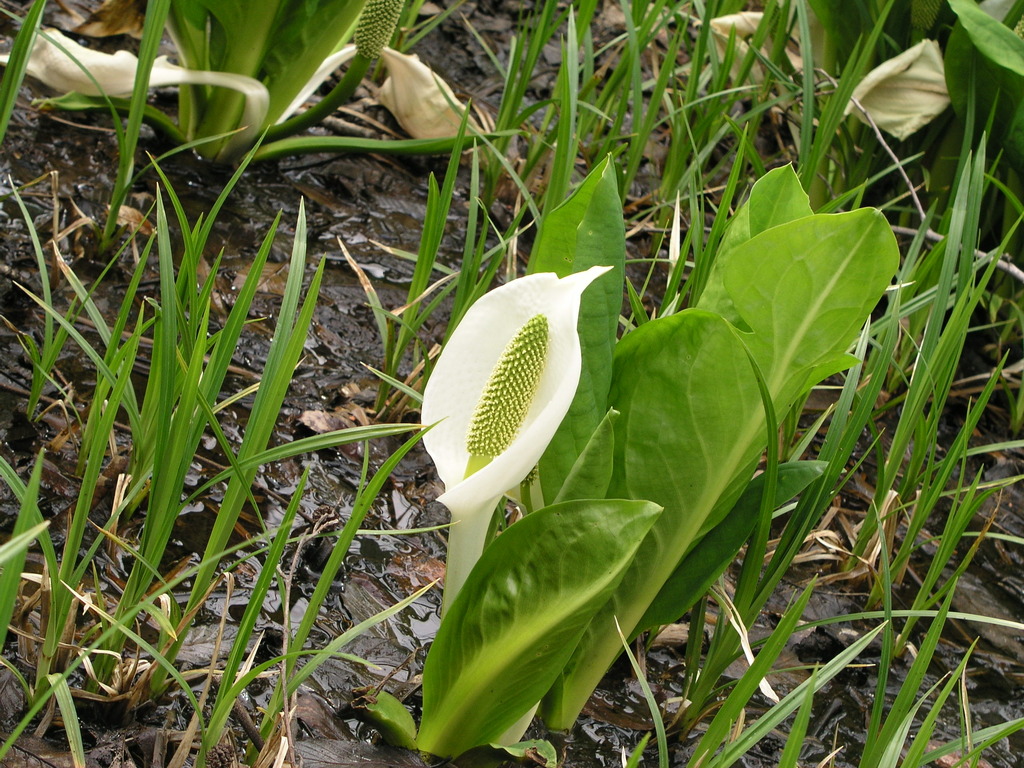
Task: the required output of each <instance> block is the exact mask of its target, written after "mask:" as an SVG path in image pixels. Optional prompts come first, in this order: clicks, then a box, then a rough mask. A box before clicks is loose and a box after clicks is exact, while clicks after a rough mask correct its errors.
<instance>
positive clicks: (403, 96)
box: [377, 48, 480, 139]
mask: <svg viewBox="0 0 1024 768" xmlns="http://www.w3.org/2000/svg"><path fill="white" fill-rule="evenodd" d="M381 58H382V59H383V60H384V65H385V66H386V67H387V68H388V75H389V76H388V79H387V80H385V81H384V84H383V85H382V86H381V87H380V91H379V93H378V94H377V98H378V100H379V101H380V103H381V104H383V105H384V106H385V107H387V108H388V110H389V111H390V112H391V114H393V115H394V116H395V119H396V120H397V121H398V124H399V125H400V126H402V129H403V130H404V131H405V132H406V133H408V134H409V135H410V136H412V137H413V138H414V139H446V138H449V137H451V136H455V135H456V134H458V132H459V125H460V124H461V123H462V115H463V114H464V113H465V111H466V106H465V105H464V104H463V103H462V102H461V101H459V100H458V99H457V98H456V97H455V94H454V93H452V89H451V88H450V87H449V86H448V84H447V83H446V82H445V81H444V80H442V79H441V78H440V77H438V76H437V75H436V74H434V72H433V71H432V70H431V69H430V67H428V66H427V65H426V64H424V63H423V62H422V61H420V59H419V57H418V56H416V55H408V54H404V53H399V52H398V51H396V50H394V49H392V48H384V49H383V50H382V51H381ZM469 125H470V126H471V127H473V128H476V129H478V130H479V128H480V126H479V125H478V124H477V123H476V121H475V120H473V118H472V117H470V119H469Z"/></svg>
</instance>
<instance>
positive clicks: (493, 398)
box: [466, 315, 548, 458]
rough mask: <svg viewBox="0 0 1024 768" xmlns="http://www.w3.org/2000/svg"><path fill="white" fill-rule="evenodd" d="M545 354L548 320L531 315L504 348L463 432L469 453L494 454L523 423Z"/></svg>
mask: <svg viewBox="0 0 1024 768" xmlns="http://www.w3.org/2000/svg"><path fill="white" fill-rule="evenodd" d="M547 353H548V319H547V317H545V316H544V315H534V316H533V317H531V318H530V319H529V320H527V321H526V323H525V324H524V325H523V327H522V328H520V329H519V332H518V333H516V335H515V336H513V337H512V340H511V341H510V342H509V343H508V345H507V346H506V347H505V349H504V351H503V352H502V353H501V357H499V358H498V362H497V363H495V365H494V370H493V371H491V376H490V378H489V379H488V380H487V385H486V386H485V387H484V391H483V394H481V395H480V401H479V402H478V403H477V404H476V408H475V409H474V410H473V418H472V420H471V421H470V423H469V432H468V433H467V434H466V448H467V449H468V451H469V453H470V455H472V456H478V457H491V458H493V457H494V456H497V455H499V454H501V453H502V452H504V451H505V450H507V449H508V447H509V446H510V445H511V444H512V441H513V440H515V439H516V435H517V434H518V433H519V428H520V427H521V426H522V425H523V420H524V419H525V418H526V412H527V411H528V410H529V409H530V403H531V402H532V401H533V396H534V395H535V394H536V392H537V385H538V384H539V383H540V377H541V374H543V373H544V361H545V359H546V358H547Z"/></svg>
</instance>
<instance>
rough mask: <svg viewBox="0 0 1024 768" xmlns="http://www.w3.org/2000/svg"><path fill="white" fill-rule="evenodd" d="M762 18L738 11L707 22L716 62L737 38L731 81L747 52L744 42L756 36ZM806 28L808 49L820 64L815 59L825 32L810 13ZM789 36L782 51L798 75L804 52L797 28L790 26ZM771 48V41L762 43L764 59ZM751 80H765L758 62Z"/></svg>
mask: <svg viewBox="0 0 1024 768" xmlns="http://www.w3.org/2000/svg"><path fill="white" fill-rule="evenodd" d="M763 19H764V13H763V12H762V11H740V12H739V13H730V14H728V15H727V16H718V17H716V18H714V19H711V21H709V22H708V25H709V26H710V27H711V32H712V35H711V39H712V41H713V42H714V44H715V50H716V51H717V52H718V58H719V60H722V59H723V58H724V57H725V54H726V49H727V46H728V44H729V37H730V36H732V35H735V37H736V43H735V46H736V47H735V49H734V51H733V62H732V68H731V69H730V75H731V77H732V78H733V80H735V79H736V78H737V77H738V75H739V72H740V68H741V66H742V64H743V59H744V58H745V57H746V55H747V52H748V51H749V50H750V47H749V44H748V43H747V42H746V41H747V40H749V39H750V38H751V37H753V36H754V35H755V34H756V32H757V29H758V27H760V26H761V23H762V21H763ZM808 26H809V28H810V31H811V45H812V48H811V50H812V52H813V55H814V57H815V59H816V61H815V63H820V62H818V61H817V59H819V58H820V57H821V52H822V51H823V50H824V45H825V37H824V34H825V33H824V30H823V29H822V26H821V23H820V22H819V21H818V17H817V16H815V15H814V13H813V12H810V13H809V16H808ZM791 35H792V36H791V38H790V40H789V41H788V44H787V45H786V48H785V53H786V58H787V59H789V63H790V65H791V66H792V67H793V69H794V70H796V71H798V72H799V71H800V70H802V69H803V66H804V60H803V53H802V51H801V48H800V30H799V28H798V27H796V26H793V28H792V32H791ZM772 45H773V43H772V41H771V40H770V39H769V40H765V44H764V47H763V48H762V49H761V50H762V53H763V54H764V56H765V57H767V56H768V55H769V51H770V50H771V49H772ZM750 79H751V80H752V81H753V82H755V83H761V82H763V81H764V67H763V66H762V65H761V62H760V61H755V62H754V63H753V66H752V67H751V68H750Z"/></svg>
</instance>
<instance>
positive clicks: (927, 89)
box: [846, 40, 949, 141]
mask: <svg viewBox="0 0 1024 768" xmlns="http://www.w3.org/2000/svg"><path fill="white" fill-rule="evenodd" d="M854 99H855V100H856V101H858V102H860V104H861V106H863V107H864V109H865V110H866V111H867V113H868V115H870V116H871V119H872V120H873V121H874V122H875V124H876V125H877V126H878V127H879V128H881V129H882V130H883V131H885V132H886V133H890V134H892V135H893V136H895V137H896V138H897V139H900V140H901V141H902V140H903V139H905V138H907V137H908V136H910V135H911V134H912V133H914V132H915V131H918V130H920V129H921V128H923V127H924V126H926V125H927V124H928V123H930V122H931V121H932V120H934V119H935V118H936V117H938V116H939V115H940V114H941V113H942V112H943V110H945V109H946V107H948V106H949V93H948V92H947V91H946V74H945V68H944V67H943V64H942V51H940V50H939V44H938V43H937V42H935V41H934V40H922V41H921V42H920V43H918V44H917V45H915V46H914V47H913V48H909V49H908V50H906V51H904V52H903V53H901V54H900V55H899V56H896V57H894V58H891V59H889V60H888V61H885V62H882V63H881V64H879V65H878V66H877V67H875V68H874V69H873V70H871V71H870V72H869V73H868V74H867V75H866V76H865V77H864V79H863V80H861V81H860V83H859V84H858V85H857V87H856V88H855V89H854V91H853V99H851V101H850V103H849V104H848V105H847V107H846V114H851V113H852V114H854V115H856V116H857V117H858V118H859V119H860V120H861V121H862V122H865V123H866V122H868V121H867V118H866V117H865V116H864V114H863V113H862V112H861V110H860V109H858V108H857V107H856V105H855V104H854Z"/></svg>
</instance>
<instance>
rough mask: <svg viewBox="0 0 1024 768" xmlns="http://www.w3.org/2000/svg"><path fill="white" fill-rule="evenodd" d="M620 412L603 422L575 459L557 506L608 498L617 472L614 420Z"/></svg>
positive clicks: (558, 496)
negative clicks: (565, 503) (615, 467)
mask: <svg viewBox="0 0 1024 768" xmlns="http://www.w3.org/2000/svg"><path fill="white" fill-rule="evenodd" d="M618 417H619V412H618V411H616V410H614V409H612V410H609V411H608V413H606V414H605V416H604V418H603V419H601V423H600V424H598V425H597V429H595V430H594V434H593V435H591V436H590V442H588V443H587V446H586V448H584V449H583V452H582V453H581V454H580V455H579V458H577V459H576V463H575V464H573V466H572V469H571V470H570V471H569V475H568V476H567V477H566V478H565V482H564V483H562V487H561V489H559V491H558V495H557V496H556V497H555V500H554V503H556V504H557V503H559V502H562V501H573V500H575V499H592V498H597V499H601V498H605V497H606V496H607V495H608V486H609V484H611V481H612V472H613V471H614V458H615V456H614V450H615V430H614V425H615V420H616V419H617V418H618Z"/></svg>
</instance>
